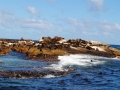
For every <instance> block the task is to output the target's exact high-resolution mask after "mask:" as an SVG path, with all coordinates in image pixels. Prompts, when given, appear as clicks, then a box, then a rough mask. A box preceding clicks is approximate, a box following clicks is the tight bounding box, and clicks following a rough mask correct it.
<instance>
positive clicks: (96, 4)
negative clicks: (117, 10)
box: [88, 0, 107, 15]
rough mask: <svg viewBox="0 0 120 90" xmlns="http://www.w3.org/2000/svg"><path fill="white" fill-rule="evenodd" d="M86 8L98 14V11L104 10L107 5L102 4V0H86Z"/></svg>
mask: <svg viewBox="0 0 120 90" xmlns="http://www.w3.org/2000/svg"><path fill="white" fill-rule="evenodd" d="M88 10H89V11H91V12H93V13H94V14H95V15H99V13H98V12H103V11H106V10H107V7H106V6H104V0H88Z"/></svg>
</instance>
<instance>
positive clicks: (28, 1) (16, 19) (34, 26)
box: [0, 0, 120, 45]
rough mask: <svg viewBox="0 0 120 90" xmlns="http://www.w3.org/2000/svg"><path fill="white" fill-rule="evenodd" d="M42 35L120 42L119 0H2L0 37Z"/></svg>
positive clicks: (0, 4)
mask: <svg viewBox="0 0 120 90" xmlns="http://www.w3.org/2000/svg"><path fill="white" fill-rule="evenodd" d="M43 36H45V37H47V36H50V37H54V36H61V37H64V38H66V39H77V38H81V39H84V40H95V41H100V42H106V43H109V44H119V45H120V0H0V38H11V39H20V38H21V37H24V38H25V39H33V40H39V38H41V37H43Z"/></svg>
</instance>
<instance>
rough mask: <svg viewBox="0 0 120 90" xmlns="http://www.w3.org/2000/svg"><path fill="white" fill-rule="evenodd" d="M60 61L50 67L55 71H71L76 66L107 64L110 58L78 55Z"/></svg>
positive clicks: (62, 57) (61, 58) (68, 56)
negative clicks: (106, 61)
mask: <svg viewBox="0 0 120 90" xmlns="http://www.w3.org/2000/svg"><path fill="white" fill-rule="evenodd" d="M58 59H59V60H60V61H59V62H58V63H56V64H51V65H50V66H49V67H45V68H50V69H54V70H60V71H63V70H69V69H72V67H74V66H79V67H80V66H82V67H86V66H94V65H99V64H103V63H105V60H106V59H108V58H105V57H99V56H92V55H84V54H76V55H73V54H71V55H64V56H59V57H58Z"/></svg>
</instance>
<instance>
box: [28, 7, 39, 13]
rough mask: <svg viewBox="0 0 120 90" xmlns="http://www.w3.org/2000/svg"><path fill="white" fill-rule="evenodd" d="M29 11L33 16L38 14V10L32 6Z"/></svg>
mask: <svg viewBox="0 0 120 90" xmlns="http://www.w3.org/2000/svg"><path fill="white" fill-rule="evenodd" d="M27 11H28V12H29V13H31V14H36V13H37V11H36V9H35V8H34V7H32V6H28V7H27Z"/></svg>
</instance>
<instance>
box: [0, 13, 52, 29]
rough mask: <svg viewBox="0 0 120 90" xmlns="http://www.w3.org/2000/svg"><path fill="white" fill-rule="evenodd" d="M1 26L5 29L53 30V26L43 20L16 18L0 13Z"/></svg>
mask: <svg viewBox="0 0 120 90" xmlns="http://www.w3.org/2000/svg"><path fill="white" fill-rule="evenodd" d="M0 25H1V26H3V27H20V28H32V29H42V30H51V29H53V25H52V24H50V23H48V22H45V21H43V20H38V19H31V18H23V19H20V18H14V17H12V16H11V15H9V14H6V13H2V12H0Z"/></svg>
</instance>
